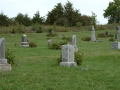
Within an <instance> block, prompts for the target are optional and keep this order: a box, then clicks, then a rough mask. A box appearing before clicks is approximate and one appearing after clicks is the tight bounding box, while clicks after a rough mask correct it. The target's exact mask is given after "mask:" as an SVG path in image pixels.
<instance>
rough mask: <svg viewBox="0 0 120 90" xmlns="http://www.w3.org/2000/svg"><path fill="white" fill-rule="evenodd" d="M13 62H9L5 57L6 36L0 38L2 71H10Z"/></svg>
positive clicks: (0, 67) (0, 69) (0, 68)
mask: <svg viewBox="0 0 120 90" xmlns="http://www.w3.org/2000/svg"><path fill="white" fill-rule="evenodd" d="M10 70H11V64H7V59H6V58H5V38H1V39H0V71H10Z"/></svg>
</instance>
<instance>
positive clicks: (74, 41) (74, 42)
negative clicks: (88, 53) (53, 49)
mask: <svg viewBox="0 0 120 90" xmlns="http://www.w3.org/2000/svg"><path fill="white" fill-rule="evenodd" d="M72 46H73V47H74V51H75V52H78V48H77V46H76V35H73V36H72Z"/></svg>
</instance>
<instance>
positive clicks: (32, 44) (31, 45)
mask: <svg viewBox="0 0 120 90" xmlns="http://www.w3.org/2000/svg"><path fill="white" fill-rule="evenodd" d="M29 46H30V47H31V48H33V47H37V45H36V43H34V42H29Z"/></svg>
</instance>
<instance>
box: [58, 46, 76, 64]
mask: <svg viewBox="0 0 120 90" xmlns="http://www.w3.org/2000/svg"><path fill="white" fill-rule="evenodd" d="M60 65H61V66H77V64H76V62H74V47H73V46H72V45H69V44H67V45H62V62H60Z"/></svg>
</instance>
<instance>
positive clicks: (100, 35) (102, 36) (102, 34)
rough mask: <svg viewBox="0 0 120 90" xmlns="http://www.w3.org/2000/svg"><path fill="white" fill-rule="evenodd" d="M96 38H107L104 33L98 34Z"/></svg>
mask: <svg viewBox="0 0 120 90" xmlns="http://www.w3.org/2000/svg"><path fill="white" fill-rule="evenodd" d="M97 37H100V38H104V37H107V36H106V35H105V34H104V33H100V34H98V35H97Z"/></svg>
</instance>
